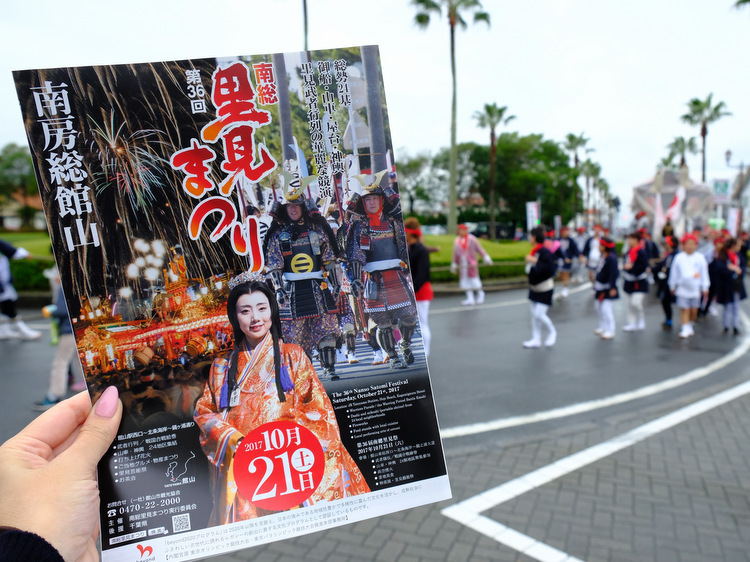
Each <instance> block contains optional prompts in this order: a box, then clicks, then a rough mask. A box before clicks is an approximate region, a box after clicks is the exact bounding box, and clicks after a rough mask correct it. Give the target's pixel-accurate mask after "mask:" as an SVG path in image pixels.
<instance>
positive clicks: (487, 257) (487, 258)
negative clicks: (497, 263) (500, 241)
mask: <svg viewBox="0 0 750 562" xmlns="http://www.w3.org/2000/svg"><path fill="white" fill-rule="evenodd" d="M482 262H484V265H492V258H491V257H490V255H489V254H484V256H482Z"/></svg>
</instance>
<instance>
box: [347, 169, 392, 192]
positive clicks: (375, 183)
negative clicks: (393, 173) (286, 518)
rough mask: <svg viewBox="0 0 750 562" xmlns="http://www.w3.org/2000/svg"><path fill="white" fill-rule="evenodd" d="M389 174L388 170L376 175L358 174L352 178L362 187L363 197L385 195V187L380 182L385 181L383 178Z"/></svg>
mask: <svg viewBox="0 0 750 562" xmlns="http://www.w3.org/2000/svg"><path fill="white" fill-rule="evenodd" d="M386 173H388V170H380V171H379V172H375V173H374V174H357V175H354V176H352V177H353V178H354V179H356V180H357V181H358V182H359V183H360V185H361V186H362V195H363V196H364V195H370V194H373V195H385V192H384V190H383V187H382V186H381V185H380V182H381V181H382V180H383V176H384V175H385V174H386Z"/></svg>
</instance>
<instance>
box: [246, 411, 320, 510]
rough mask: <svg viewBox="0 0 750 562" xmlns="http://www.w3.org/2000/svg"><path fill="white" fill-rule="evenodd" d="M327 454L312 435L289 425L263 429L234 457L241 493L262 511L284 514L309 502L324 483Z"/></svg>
mask: <svg viewBox="0 0 750 562" xmlns="http://www.w3.org/2000/svg"><path fill="white" fill-rule="evenodd" d="M324 470H325V454H324V452H323V447H322V446H321V445H320V442H319V441H318V438H317V437H315V434H313V432H312V431H310V430H309V429H307V428H306V427H303V426H301V425H298V424H296V423H294V422H290V421H276V422H270V423H266V424H263V425H261V426H260V427H258V428H256V429H254V430H253V431H251V432H250V433H248V434H247V435H246V436H245V438H244V439H243V440H242V442H241V443H240V445H239V447H238V448H237V452H236V453H235V455H234V480H235V482H236V484H237V488H238V489H239V491H240V493H242V495H243V496H245V497H246V498H247V499H248V500H250V502H251V503H252V504H253V505H255V506H257V507H260V508H262V509H269V510H273V511H283V510H285V509H290V508H292V507H295V506H298V505H300V504H301V503H302V502H304V501H305V500H306V499H307V498H309V497H310V496H311V495H312V493H313V492H314V491H315V489H316V488H317V487H318V484H320V481H321V480H322V479H323V472H324Z"/></svg>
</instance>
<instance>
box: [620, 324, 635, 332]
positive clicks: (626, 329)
mask: <svg viewBox="0 0 750 562" xmlns="http://www.w3.org/2000/svg"><path fill="white" fill-rule="evenodd" d="M637 329H638V327H637V326H636V325H635V324H625V325H624V326H623V327H622V331H623V332H635V331H636V330H637Z"/></svg>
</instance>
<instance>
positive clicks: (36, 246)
mask: <svg viewBox="0 0 750 562" xmlns="http://www.w3.org/2000/svg"><path fill="white" fill-rule="evenodd" d="M0 239H3V240H5V241H6V242H9V243H11V244H13V245H14V246H21V247H24V248H26V249H27V250H28V251H29V252H31V255H32V257H33V258H36V259H37V260H40V262H39V264H38V266H36V267H35V268H34V269H35V270H36V269H38V270H39V271H37V272H36V274H35V275H34V277H35V278H38V279H35V280H28V281H27V279H26V278H27V276H28V274H26V273H24V272H21V271H19V268H21V267H22V266H24V265H26V264H18V263H14V266H15V267H14V270H15V271H14V276H15V277H16V279H17V281H18V282H19V284H20V285H21V286H23V285H28V286H34V287H36V286H43V285H44V282H43V281H42V278H41V277H40V275H41V273H40V272H41V271H42V270H43V269H45V268H47V267H49V263H48V262H49V261H50V260H51V259H52V255H51V254H50V251H49V250H50V241H49V237H48V236H47V233H46V232H11V231H7V232H0ZM455 239H456V237H455V236H454V235H452V234H439V235H431V236H425V245H426V246H433V247H438V248H440V251H439V252H434V253H432V254H430V263H431V264H432V278H433V281H434V282H443V283H451V282H456V281H457V280H458V277H457V276H456V275H453V274H452V273H450V272H449V271H448V266H450V263H451V258H452V256H453V242H454V241H455ZM480 243H481V244H482V247H483V248H484V249H485V250H487V253H489V255H490V256H491V257H492V260H493V261H494V262H495V265H491V266H485V265H480V268H481V274H482V277H487V278H493V277H495V278H497V277H513V276H518V275H523V266H522V265H520V264H519V263H518V262H523V258H524V256H525V255H526V254H528V253H529V250H530V249H531V244H530V243H529V242H514V241H512V240H511V241H508V240H502V241H497V242H492V241H490V240H480ZM507 262H516V264H513V265H511V264H508V263H507ZM480 263H481V262H480ZM504 263H505V265H503V264H504ZM17 288H20V287H17Z"/></svg>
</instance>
